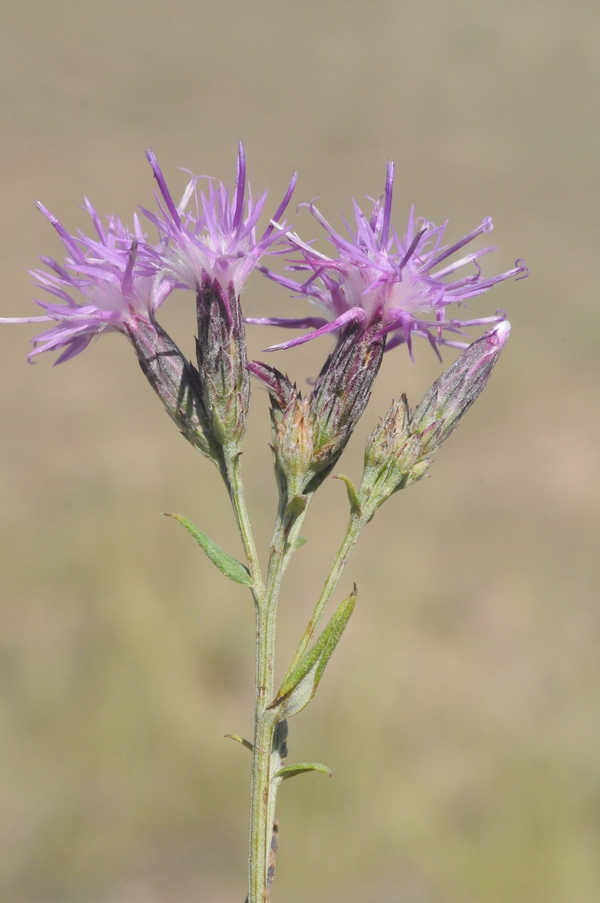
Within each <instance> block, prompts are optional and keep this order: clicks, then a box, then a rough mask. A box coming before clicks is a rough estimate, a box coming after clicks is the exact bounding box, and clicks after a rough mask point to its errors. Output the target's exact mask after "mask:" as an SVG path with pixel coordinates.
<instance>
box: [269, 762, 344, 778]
mask: <svg viewBox="0 0 600 903" xmlns="http://www.w3.org/2000/svg"><path fill="white" fill-rule="evenodd" d="M308 771H320V772H322V773H323V774H327V775H329V777H332V774H331V771H330V770H329V768H327V765H321V763H320V762H296V764H295V765H286V767H285V768H280V769H279V771H278V772H277V774H276V775H275V777H276V778H281V780H282V781H285V780H287V778H293V777H295V776H296V775H297V774H306V772H308Z"/></svg>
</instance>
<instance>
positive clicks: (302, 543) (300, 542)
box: [294, 536, 308, 549]
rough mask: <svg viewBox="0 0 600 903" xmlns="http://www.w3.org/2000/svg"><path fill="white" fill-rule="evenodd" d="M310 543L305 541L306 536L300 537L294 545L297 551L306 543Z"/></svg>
mask: <svg viewBox="0 0 600 903" xmlns="http://www.w3.org/2000/svg"><path fill="white" fill-rule="evenodd" d="M307 542H308V539H305V538H304V536H299V537H298V539H297V540H296V542H295V543H294V548H295V549H300V548H301V547H302V546H303V545H305V543H307Z"/></svg>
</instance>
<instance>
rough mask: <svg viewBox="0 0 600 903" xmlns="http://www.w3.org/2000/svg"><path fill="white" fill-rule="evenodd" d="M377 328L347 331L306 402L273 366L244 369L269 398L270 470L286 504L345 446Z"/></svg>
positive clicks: (371, 362)
mask: <svg viewBox="0 0 600 903" xmlns="http://www.w3.org/2000/svg"><path fill="white" fill-rule="evenodd" d="M379 328H380V324H377V326H373V327H371V328H370V329H369V330H363V329H362V327H361V326H360V325H358V324H356V325H352V326H350V327H349V328H348V329H347V330H346V331H345V332H344V334H343V335H342V337H341V338H340V340H339V341H338V344H337V345H336V347H335V349H334V351H333V353H332V354H331V355H330V357H329V358H328V359H327V361H326V362H325V364H324V366H323V369H322V370H321V373H320V374H319V377H318V379H317V382H316V385H315V388H314V389H313V391H312V392H311V393H310V395H308V396H306V397H302V394H301V393H300V392H299V391H298V390H297V389H296V386H295V385H292V384H291V382H290V381H289V379H288V378H287V376H284V375H283V374H282V373H280V372H279V371H278V370H276V369H275V368H274V367H270V366H268V365H267V364H263V363H260V362H258V361H254V362H252V363H251V364H249V365H248V368H249V370H250V371H251V372H252V373H253V374H254V375H255V376H256V377H257V378H258V379H260V380H261V381H262V382H263V383H265V385H266V386H267V389H268V390H269V393H270V395H271V423H272V427H273V450H274V453H275V469H276V472H277V475H278V481H279V484H280V488H281V489H282V491H285V492H286V493H287V497H288V499H292V498H294V496H297V495H302V494H303V493H305V492H314V491H315V490H316V489H317V488H318V487H319V486H320V484H321V483H322V482H323V480H324V479H325V478H326V477H327V476H328V474H329V473H330V472H331V470H332V469H333V467H334V466H335V464H336V462H337V460H338V458H339V457H340V455H341V454H342V452H343V450H344V448H345V447H346V443H347V442H348V440H349V438H350V436H351V435H352V431H353V430H354V427H355V426H356V424H357V423H358V420H359V419H360V417H361V415H362V413H363V411H364V409H365V407H366V405H367V402H368V400H369V397H370V394H371V387H372V385H373V381H374V379H375V377H376V376H377V373H378V371H379V367H380V365H381V358H382V356H383V349H384V345H385V340H384V339H382V338H380V337H377V332H378V329H379Z"/></svg>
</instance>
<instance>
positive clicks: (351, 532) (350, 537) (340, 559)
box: [284, 513, 369, 679]
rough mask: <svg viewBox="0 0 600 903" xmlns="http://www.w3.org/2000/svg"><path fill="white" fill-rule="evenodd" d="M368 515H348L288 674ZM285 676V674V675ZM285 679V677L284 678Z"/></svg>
mask: <svg viewBox="0 0 600 903" xmlns="http://www.w3.org/2000/svg"><path fill="white" fill-rule="evenodd" d="M368 519H369V518H368V517H367V516H365V515H364V514H356V513H352V514H351V516H350V520H349V522H348V527H347V529H346V535H345V536H344V539H343V540H342V544H341V545H340V548H339V549H338V553H337V555H336V557H335V560H334V562H333V565H332V566H331V570H330V571H329V575H328V577H327V580H326V581H325V585H324V587H323V591H322V592H321V595H320V596H319V599H318V601H317V604H316V605H315V609H314V611H313V613H312V616H311V619H310V621H309V622H308V625H307V627H306V630H305V631H304V634H303V636H302V639H301V640H300V645H299V646H298V648H297V650H296V654H295V655H294V658H293V660H292V663H291V665H290V667H289V669H288V672H287V673H288V674H290V672H291V671H292V670H293V669H294V668H295V667H296V665H297V664H298V663H299V662H300V660H301V659H302V657H303V656H304V654H305V652H306V650H307V649H308V647H309V645H310V642H311V640H312V638H313V636H314V634H315V631H316V629H317V627H318V626H319V623H320V621H321V618H322V617H323V615H324V614H325V610H326V608H327V606H328V604H329V600H330V599H331V597H332V595H333V593H334V592H335V588H336V587H337V585H338V583H339V580H340V577H341V576H342V573H343V570H344V568H345V566H346V562H347V561H348V558H349V557H350V554H351V552H352V550H353V548H354V546H355V545H356V542H357V540H358V537H359V536H360V534H361V533H362V531H363V529H364V527H365V525H366V524H367V522H368ZM286 676H287V675H286ZM284 679H285V678H284Z"/></svg>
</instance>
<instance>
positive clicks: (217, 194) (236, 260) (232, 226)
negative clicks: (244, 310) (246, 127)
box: [143, 144, 296, 296]
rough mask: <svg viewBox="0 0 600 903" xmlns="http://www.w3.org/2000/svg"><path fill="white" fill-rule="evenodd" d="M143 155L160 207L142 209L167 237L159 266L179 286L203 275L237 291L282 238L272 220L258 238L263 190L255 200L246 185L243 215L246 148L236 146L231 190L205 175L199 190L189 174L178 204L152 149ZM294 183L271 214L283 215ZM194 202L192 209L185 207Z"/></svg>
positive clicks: (200, 280)
mask: <svg viewBox="0 0 600 903" xmlns="http://www.w3.org/2000/svg"><path fill="white" fill-rule="evenodd" d="M146 156H147V157H148V160H149V161H150V165H151V166H152V169H153V170H154V177H155V179H156V181H157V182H158V188H159V193H160V195H158V194H157V195H156V199H157V202H158V206H159V210H160V213H159V214H158V215H154V214H153V213H150V212H149V211H147V210H144V211H143V212H144V214H145V215H146V216H147V217H148V218H149V219H150V220H151V221H152V222H153V223H154V224H155V225H156V226H157V228H158V230H159V233H160V235H161V236H163V237H164V238H165V239H166V245H165V249H164V251H163V253H162V255H161V260H160V270H159V271H160V272H161V273H162V274H163V276H165V277H166V278H167V279H172V280H174V281H175V282H176V283H178V284H179V285H181V286H185V287H187V288H190V289H192V290H194V291H196V290H197V287H198V286H201V285H202V284H203V280H204V276H205V275H208V277H210V279H212V280H216V281H217V282H218V283H219V285H221V286H222V288H223V290H224V294H225V296H227V295H228V293H229V286H230V285H233V289H234V292H235V294H236V295H239V293H240V290H241V288H242V285H243V284H244V282H245V280H246V279H247V278H248V275H249V274H250V272H251V271H252V269H253V268H254V267H255V266H256V264H257V262H258V260H259V259H260V257H261V256H262V255H263V254H264V253H265V252H266V251H268V250H269V248H270V247H271V245H272V244H273V243H274V242H275V241H277V240H278V239H279V238H280V233H279V232H277V231H276V229H275V226H274V225H273V224H270V225H269V226H268V227H267V229H266V230H265V232H264V233H263V235H262V237H261V238H259V239H257V238H256V223H257V221H258V219H259V217H260V215H261V213H262V211H263V208H264V206H265V201H266V199H267V192H265V193H264V194H263V195H262V196H261V197H260V198H259V199H258V201H256V202H254V201H253V199H252V194H251V192H250V188H249V187H248V194H249V197H248V200H247V201H246V215H245V216H244V195H245V193H246V160H245V156H244V148H243V146H242V145H241V144H240V145H239V152H238V164H237V177H236V182H235V188H234V190H233V192H231V190H230V187H229V185H227V186H225V185H224V184H223V183H222V182H218V183H216V182H215V180H214V179H210V178H209V179H208V186H207V189H206V192H204V191H199V190H198V181H199V179H200V178H205V177H202V176H192V178H191V179H190V181H189V182H188V185H187V187H186V189H185V191H184V193H183V197H182V199H181V202H180V203H179V205H177V206H176V205H175V202H174V201H173V198H172V196H171V193H170V191H169V189H168V188H167V184H166V182H165V178H164V176H163V174H162V171H161V169H160V167H159V165H158V162H157V160H156V157H155V156H154V153H153V152H152V151H151V150H148V151H146ZM295 184H296V176H294V177H293V179H292V180H291V182H290V185H289V187H288V190H287V192H286V194H285V196H284V198H283V201H282V202H281V204H280V205H279V207H278V209H277V211H276V212H275V215H274V217H273V219H274V220H275V221H277V220H279V218H280V217H281V216H282V215H283V212H284V210H285V208H286V207H287V205H288V204H289V201H290V198H291V196H292V192H293V190H294V187H295ZM190 201H191V202H192V205H191V206H192V211H191V212H188V211H186V208H187V207H188V205H189V204H190Z"/></svg>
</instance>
